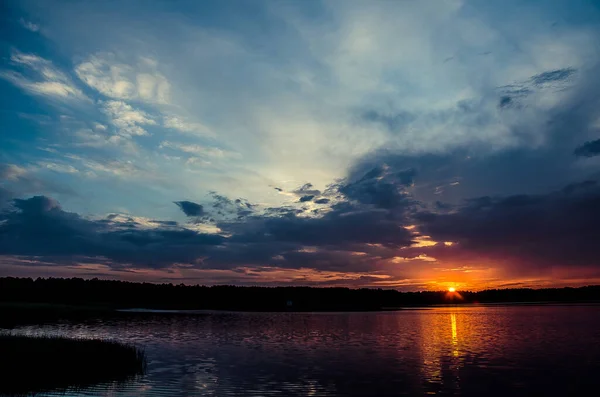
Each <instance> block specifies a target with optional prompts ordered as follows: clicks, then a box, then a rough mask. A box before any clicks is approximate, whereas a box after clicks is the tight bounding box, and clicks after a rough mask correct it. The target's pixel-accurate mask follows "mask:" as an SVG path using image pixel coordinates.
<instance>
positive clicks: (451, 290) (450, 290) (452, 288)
mask: <svg viewBox="0 0 600 397" xmlns="http://www.w3.org/2000/svg"><path fill="white" fill-rule="evenodd" d="M455 291H456V288H454V287H450V288H448V292H455Z"/></svg>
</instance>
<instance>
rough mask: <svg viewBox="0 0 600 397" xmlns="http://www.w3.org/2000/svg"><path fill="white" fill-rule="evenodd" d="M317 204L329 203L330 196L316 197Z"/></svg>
mask: <svg viewBox="0 0 600 397" xmlns="http://www.w3.org/2000/svg"><path fill="white" fill-rule="evenodd" d="M314 202H315V204H328V203H329V199H328V198H320V199H316V200H315V201H314Z"/></svg>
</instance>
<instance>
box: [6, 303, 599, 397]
mask: <svg viewBox="0 0 600 397" xmlns="http://www.w3.org/2000/svg"><path fill="white" fill-rule="evenodd" d="M17 331H18V332H20V333H28V334H40V333H41V334H60V335H70V336H77V337H94V338H111V339H116V340H119V341H123V342H129V343H134V344H136V345H138V346H142V347H144V348H145V349H146V353H147V356H148V360H149V362H148V373H147V375H146V376H144V377H143V378H141V379H138V380H137V381H133V382H131V383H129V384H127V385H121V386H115V385H98V386H97V387H94V388H92V389H88V390H85V391H79V392H77V393H71V394H67V395H78V396H80V395H85V396H111V397H124V396H147V397H163V396H169V397H171V396H402V395H417V396H418V395H442V396H481V395H488V396H506V395H510V396H520V395H522V396H532V395H545V396H565V395H589V394H590V392H592V391H594V390H596V391H597V390H598V389H599V388H600V376H598V374H599V373H600V306H499V307H481V306H480V307H464V308H463V307H459V308H435V309H429V310H407V311H399V312H371V313H225V312H220V313H219V312H216V313H215V312H213V313H209V314H203V315H198V316H192V315H183V314H179V315H165V314H158V313H157V314H146V315H145V316H143V317H132V318H131V319H127V320H124V319H115V320H106V319H103V320H101V319H98V320H92V321H88V322H86V323H83V324H82V323H78V324H71V323H61V324H56V325H46V326H43V327H32V326H28V327H22V328H19V329H18V330H17ZM594 393H595V392H594ZM594 393H592V394H594ZM41 395H43V396H53V395H54V394H52V393H46V394H41ZM56 395H59V394H56ZM60 395H64V394H60Z"/></svg>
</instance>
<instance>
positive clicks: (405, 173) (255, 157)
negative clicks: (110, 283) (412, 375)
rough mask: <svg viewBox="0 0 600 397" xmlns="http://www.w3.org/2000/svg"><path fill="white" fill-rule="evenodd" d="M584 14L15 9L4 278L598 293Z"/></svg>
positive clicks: (5, 97) (119, 4)
mask: <svg viewBox="0 0 600 397" xmlns="http://www.w3.org/2000/svg"><path fill="white" fill-rule="evenodd" d="M599 61H600V4H599V3H598V2H595V1H592V0H587V1H586V0H544V1H541V0H537V1H535V0H528V1H524V0H505V1H502V2H492V1H488V0H431V1H428V0H424V1H418V2H416V1H414V2H411V1H371V2H368V1H352V0H344V1H341V0H337V1H318V0H309V1H210V0H206V1H166V0H163V1H160V0H156V1H142V0H137V1H136V0H131V1H126V2H124V1H112V0H107V1H102V2H88V1H75V0H73V1H55V0H47V1H16V0H13V1H11V0H9V1H3V2H2V3H1V5H0V276H19V277H50V276H52V277H85V278H91V277H98V278H105V279H120V280H128V281H150V282H173V283H186V284H206V285H213V284H236V285H311V286H344V287H353V288H355V287H373V288H397V289H399V290H440V289H445V288H448V287H455V288H457V289H470V290H478V289H484V288H507V287H533V288H538V287H548V286H556V287H561V286H580V285H589V284H599V283H600V262H599V261H598V244H597V241H598V239H599V238H600V228H599V225H600V184H598V182H599V179H600V79H598V75H599V73H600V64H599Z"/></svg>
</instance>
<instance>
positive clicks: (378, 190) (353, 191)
mask: <svg viewBox="0 0 600 397" xmlns="http://www.w3.org/2000/svg"><path fill="white" fill-rule="evenodd" d="M415 175H416V171H415V170H414V169H412V168H411V169H406V170H401V171H395V170H392V169H391V168H390V167H388V166H387V165H386V164H383V165H381V166H377V167H375V168H373V169H371V170H370V171H368V172H367V173H365V174H364V175H359V177H358V179H356V180H353V181H350V182H349V183H346V184H344V185H342V186H340V187H339V191H340V192H341V193H343V194H344V195H346V197H348V198H350V199H352V200H356V201H358V202H360V203H362V204H372V205H375V206H376V207H379V208H385V209H393V208H396V207H401V208H405V207H406V206H407V205H409V203H410V199H409V197H408V193H407V192H406V188H407V187H408V186H410V185H412V183H413V178H414V176H415Z"/></svg>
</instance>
